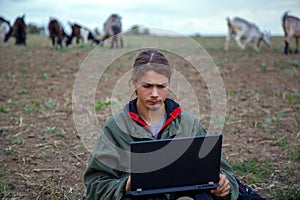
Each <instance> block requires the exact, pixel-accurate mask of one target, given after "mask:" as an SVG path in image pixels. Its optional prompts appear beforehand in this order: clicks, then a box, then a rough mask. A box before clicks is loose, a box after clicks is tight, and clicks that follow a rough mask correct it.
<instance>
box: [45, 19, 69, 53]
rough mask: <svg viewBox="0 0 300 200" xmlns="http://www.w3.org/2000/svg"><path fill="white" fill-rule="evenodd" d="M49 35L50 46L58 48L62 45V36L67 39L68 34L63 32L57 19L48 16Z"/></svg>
mask: <svg viewBox="0 0 300 200" xmlns="http://www.w3.org/2000/svg"><path fill="white" fill-rule="evenodd" d="M48 31H49V37H50V39H51V41H52V48H55V49H58V46H59V47H60V48H62V47H63V45H62V41H63V40H64V38H67V39H69V36H68V35H67V34H66V33H65V31H64V29H63V27H62V26H61V24H60V23H59V22H58V20H57V19H53V18H50V22H49V24H48Z"/></svg>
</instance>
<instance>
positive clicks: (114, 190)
mask: <svg viewBox="0 0 300 200" xmlns="http://www.w3.org/2000/svg"><path fill="white" fill-rule="evenodd" d="M106 135H107V133H106V134H105V136H103V134H102V136H100V138H99V139H98V142H97V144H96V145H95V148H94V151H93V153H92V156H91V158H90V160H89V162H88V165H87V168H86V171H85V174H84V183H85V185H86V189H87V191H86V196H87V199H97V200H102V199H103V200H107V199H111V200H120V199H122V198H123V197H124V195H125V185H126V182H127V178H128V176H129V174H128V173H127V172H126V170H119V169H124V168H121V167H120V166H119V163H122V161H123V160H124V159H126V158H124V157H122V155H120V154H119V153H118V151H117V150H116V148H115V147H114V145H115V144H114V145H112V143H111V142H113V141H114V140H113V139H112V138H111V137H110V136H108V137H109V139H108V137H106ZM108 135H110V134H108ZM108 140H109V141H110V142H108Z"/></svg>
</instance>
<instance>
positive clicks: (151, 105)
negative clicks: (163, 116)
mask: <svg viewBox="0 0 300 200" xmlns="http://www.w3.org/2000/svg"><path fill="white" fill-rule="evenodd" d="M135 89H136V91H137V97H138V103H137V105H138V109H146V110H152V111H155V110H158V109H160V108H161V107H162V106H163V105H164V101H165V99H166V98H167V95H168V91H169V81H168V78H167V77H166V76H164V75H162V74H158V73H156V72H154V71H146V72H144V74H143V76H142V77H141V78H139V80H138V81H137V82H136V84H135Z"/></svg>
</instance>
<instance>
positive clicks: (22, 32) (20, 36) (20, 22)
mask: <svg viewBox="0 0 300 200" xmlns="http://www.w3.org/2000/svg"><path fill="white" fill-rule="evenodd" d="M24 17H25V15H23V16H22V17H17V19H16V20H15V22H14V24H13V26H12V34H11V35H12V36H14V37H15V38H16V43H15V44H16V45H21V44H22V45H26V34H27V26H26V24H25V22H24Z"/></svg>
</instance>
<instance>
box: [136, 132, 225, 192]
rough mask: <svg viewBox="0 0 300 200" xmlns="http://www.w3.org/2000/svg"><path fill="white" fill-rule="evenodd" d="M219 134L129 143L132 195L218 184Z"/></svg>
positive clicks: (220, 141) (220, 140)
mask: <svg viewBox="0 0 300 200" xmlns="http://www.w3.org/2000/svg"><path fill="white" fill-rule="evenodd" d="M221 146H222V135H220V134H215V135H206V136H195V137H187V138H175V139H165V140H163V139H162V140H151V141H140V142H133V143H132V144H131V193H132V194H133V195H143V194H155V193H169V192H174V191H187V190H198V189H199V190H200V189H211V188H216V187H217V186H218V181H219V173H220V160H221Z"/></svg>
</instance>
